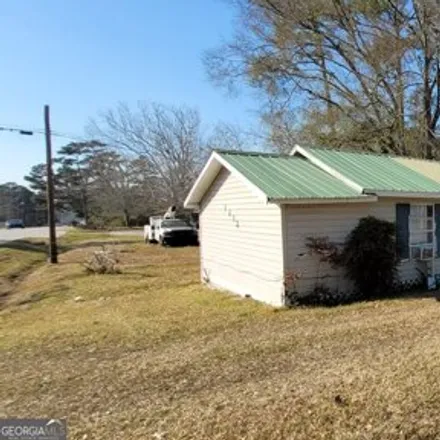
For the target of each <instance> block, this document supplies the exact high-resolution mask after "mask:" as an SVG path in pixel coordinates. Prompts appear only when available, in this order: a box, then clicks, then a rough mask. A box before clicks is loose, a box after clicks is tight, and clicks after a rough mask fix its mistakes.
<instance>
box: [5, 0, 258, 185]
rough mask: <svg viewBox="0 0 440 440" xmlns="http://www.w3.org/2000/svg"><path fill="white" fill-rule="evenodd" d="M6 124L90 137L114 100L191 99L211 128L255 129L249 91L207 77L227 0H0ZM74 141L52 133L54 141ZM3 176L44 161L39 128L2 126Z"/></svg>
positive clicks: (227, 15)
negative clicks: (47, 116)
mask: <svg viewBox="0 0 440 440" xmlns="http://www.w3.org/2000/svg"><path fill="white" fill-rule="evenodd" d="M0 11H1V13H0V29H1V31H0V35H1V38H0V54H1V60H2V63H1V64H2V68H1V69H0V127H5V126H6V127H20V128H24V129H41V128H43V126H44V119H43V107H44V105H45V104H49V105H50V109H51V125H52V130H54V131H57V132H62V133H69V134H72V135H76V136H80V137H82V136H84V129H85V127H86V126H87V123H88V121H89V120H90V118H91V117H96V116H97V114H98V113H99V112H101V111H104V110H106V109H109V108H112V107H115V106H116V105H117V104H118V102H126V103H127V104H129V105H130V106H135V105H136V103H137V102H138V101H153V102H160V103H163V104H166V105H183V104H184V105H187V106H190V107H193V108H196V109H198V110H199V112H200V114H201V117H202V120H203V123H204V125H205V126H206V127H210V126H212V125H214V124H215V123H216V122H220V121H224V122H233V123H238V124H240V125H244V126H249V125H251V124H253V123H255V119H256V109H257V104H256V102H255V99H254V98H253V96H252V94H251V93H249V92H244V93H241V94H240V95H239V96H238V97H231V96H228V95H227V93H226V92H225V91H224V90H222V89H219V88H216V87H214V86H213V85H212V83H210V82H209V80H208V78H207V74H206V70H205V68H204V66H203V63H202V59H201V57H202V54H203V52H204V51H205V50H207V49H210V48H212V47H216V46H218V45H219V44H221V42H222V41H225V40H227V39H228V37H230V36H231V34H232V31H233V19H234V11H233V9H231V7H230V6H229V5H228V4H227V2H225V1H222V0H124V1H123V0H115V1H109V0H92V1H90V0H63V1H60V0H38V1H31V0H14V1H10V0H0ZM68 142H69V139H61V138H53V146H54V149H55V151H56V149H57V148H59V147H61V146H62V145H65V144H66V143H68ZM0 151H1V154H0V183H4V182H11V181H13V182H17V183H20V184H23V183H24V181H23V176H24V175H25V174H27V173H28V172H29V170H30V168H31V167H32V165H35V164H37V163H41V162H44V160H45V149H44V137H43V136H42V135H34V136H32V137H29V136H20V135H19V134H17V133H8V132H5V131H0Z"/></svg>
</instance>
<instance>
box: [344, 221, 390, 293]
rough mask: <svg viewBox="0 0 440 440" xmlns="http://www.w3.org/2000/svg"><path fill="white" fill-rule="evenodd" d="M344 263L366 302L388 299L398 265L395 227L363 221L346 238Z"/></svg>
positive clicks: (388, 223) (386, 223) (377, 222)
mask: <svg viewBox="0 0 440 440" xmlns="http://www.w3.org/2000/svg"><path fill="white" fill-rule="evenodd" d="M341 259H342V265H343V266H344V268H345V271H346V274H347V277H348V278H350V279H351V280H352V281H353V282H354V284H355V286H356V289H357V291H358V292H359V293H360V294H361V296H362V298H363V299H370V298H378V297H381V296H386V295H388V294H389V293H390V292H391V291H392V289H393V285H394V282H395V279H396V274H397V264H398V260H397V255H396V243H395V226H394V224H393V223H390V222H388V221H385V220H379V219H377V218H375V217H371V216H369V217H364V218H362V219H360V221H359V224H358V225H357V226H356V227H355V228H354V229H353V230H352V231H351V232H350V234H349V236H348V237H347V240H346V242H345V245H344V249H343V251H342V255H341Z"/></svg>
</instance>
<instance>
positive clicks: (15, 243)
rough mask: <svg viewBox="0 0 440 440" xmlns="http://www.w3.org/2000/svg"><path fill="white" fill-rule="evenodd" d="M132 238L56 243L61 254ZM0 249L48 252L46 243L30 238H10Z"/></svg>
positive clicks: (128, 241) (116, 243)
mask: <svg viewBox="0 0 440 440" xmlns="http://www.w3.org/2000/svg"><path fill="white" fill-rule="evenodd" d="M133 243H136V241H133V240H90V241H85V242H76V243H75V242H73V243H63V242H62V241H61V243H58V246H57V247H58V253H59V254H62V253H64V252H68V251H71V250H74V249H86V248H89V247H99V246H110V245H124V244H133ZM0 249H13V250H19V251H31V252H40V253H48V243H47V242H45V241H31V240H22V239H20V240H12V241H8V242H6V243H2V244H0Z"/></svg>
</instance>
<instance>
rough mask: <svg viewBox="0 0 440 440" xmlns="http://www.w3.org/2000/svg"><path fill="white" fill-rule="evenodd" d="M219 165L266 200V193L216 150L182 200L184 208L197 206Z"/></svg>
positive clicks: (217, 171)
mask: <svg viewBox="0 0 440 440" xmlns="http://www.w3.org/2000/svg"><path fill="white" fill-rule="evenodd" d="M221 167H224V168H226V169H227V170H228V171H229V172H231V173H234V174H235V175H236V176H237V177H238V178H240V179H241V180H242V182H243V183H244V184H245V185H247V186H248V188H249V189H250V190H251V191H252V192H253V193H254V194H255V195H256V196H257V197H258V198H259V199H260V200H262V201H263V202H265V203H266V202H267V195H266V194H265V193H264V192H263V191H262V190H261V189H260V188H258V187H257V186H256V185H254V184H253V183H252V182H250V181H249V179H247V178H246V177H245V176H244V175H243V174H242V173H240V172H239V171H238V170H237V169H236V168H235V167H233V166H232V165H231V164H230V163H229V162H228V161H227V160H225V159H224V158H223V157H222V156H221V155H220V154H219V153H218V152H216V151H213V152H212V153H211V156H210V157H209V159H208V162H206V164H205V166H204V167H203V169H202V171H201V173H200V174H199V176H198V177H197V179H196V181H195V182H194V185H193V186H192V188H191V190H190V192H189V194H188V196H187V197H186V199H185V201H184V202H183V206H184V207H185V208H189V209H192V208H191V207H193V206H197V207H198V206H199V203H200V201H201V200H202V198H203V196H204V195H205V194H206V191H208V189H209V187H210V185H211V184H212V182H213V181H214V180H215V178H216V177H217V175H218V173H219V171H220V169H221Z"/></svg>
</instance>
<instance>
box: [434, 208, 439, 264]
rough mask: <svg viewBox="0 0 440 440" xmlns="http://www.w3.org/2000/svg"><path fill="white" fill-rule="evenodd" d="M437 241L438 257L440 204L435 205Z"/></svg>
mask: <svg viewBox="0 0 440 440" xmlns="http://www.w3.org/2000/svg"><path fill="white" fill-rule="evenodd" d="M434 219H435V239H436V240H435V241H436V243H437V257H440V205H435V206H434Z"/></svg>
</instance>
